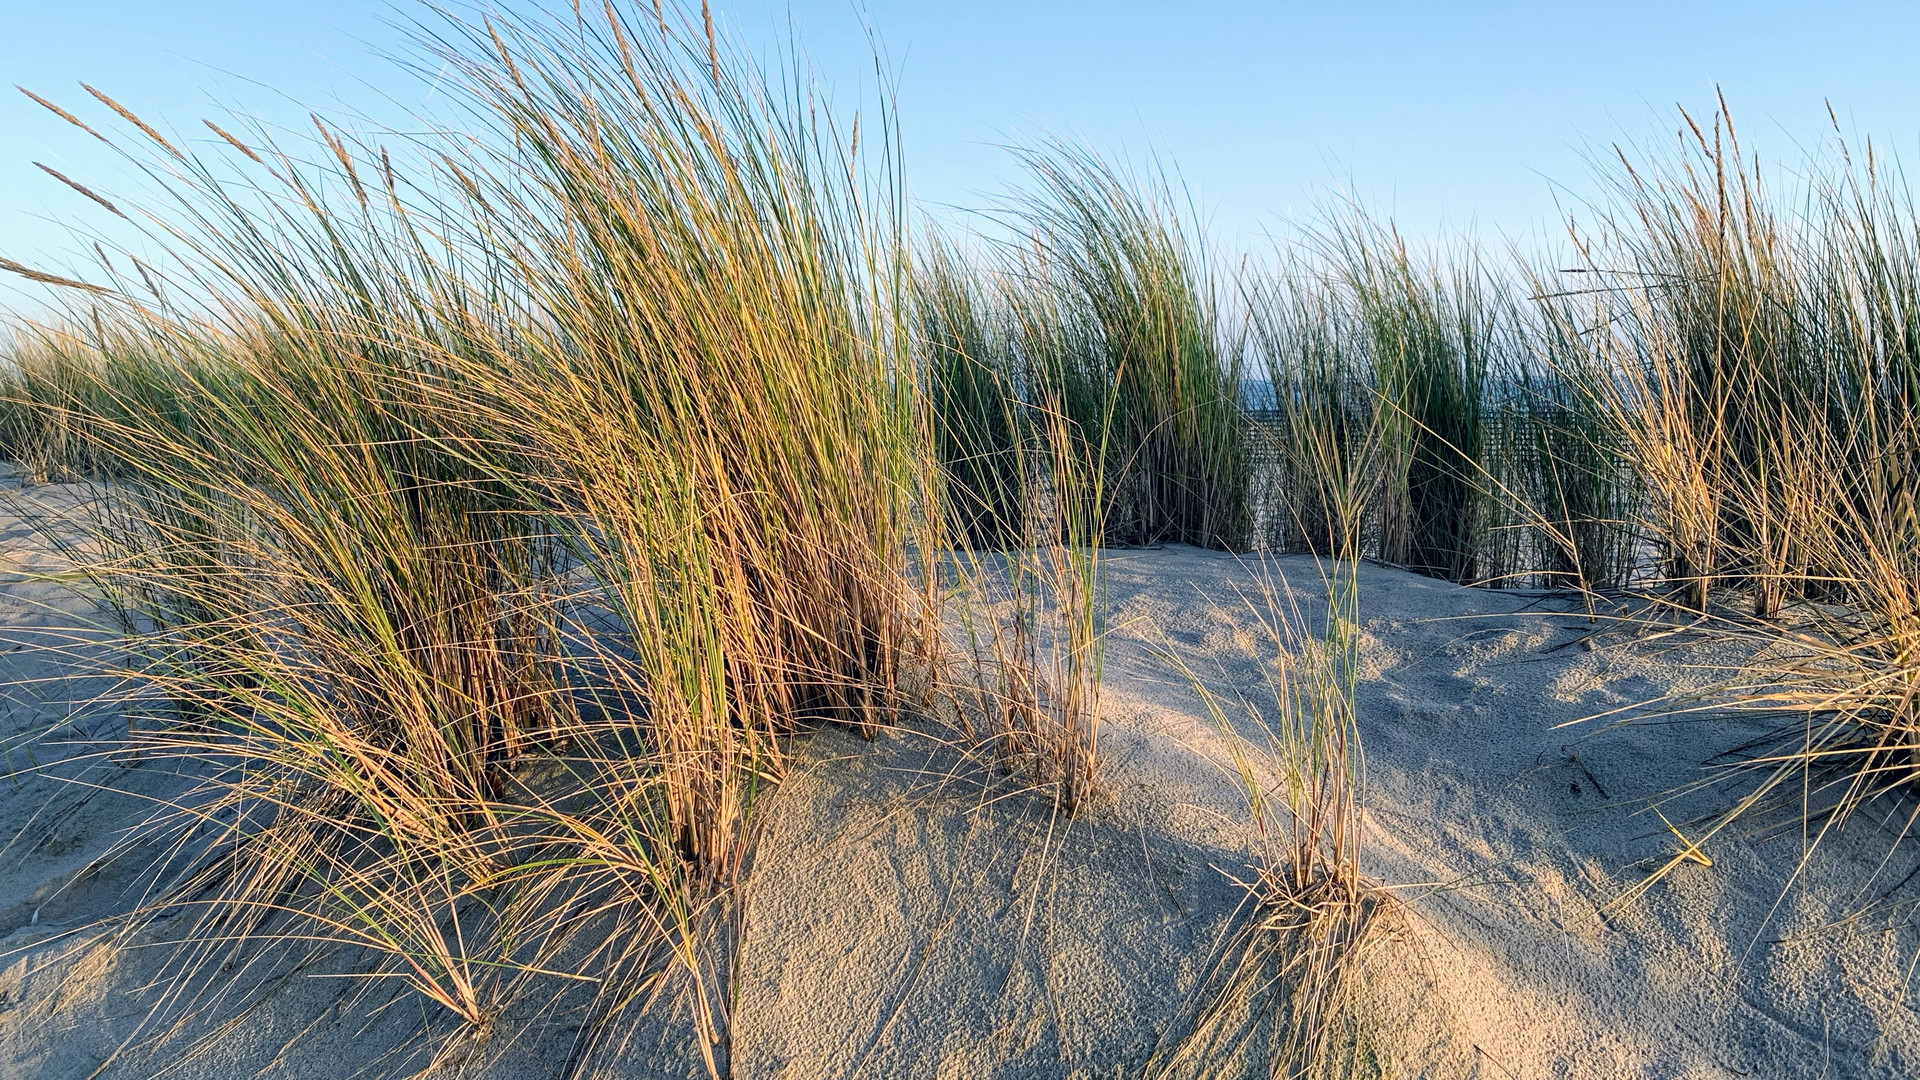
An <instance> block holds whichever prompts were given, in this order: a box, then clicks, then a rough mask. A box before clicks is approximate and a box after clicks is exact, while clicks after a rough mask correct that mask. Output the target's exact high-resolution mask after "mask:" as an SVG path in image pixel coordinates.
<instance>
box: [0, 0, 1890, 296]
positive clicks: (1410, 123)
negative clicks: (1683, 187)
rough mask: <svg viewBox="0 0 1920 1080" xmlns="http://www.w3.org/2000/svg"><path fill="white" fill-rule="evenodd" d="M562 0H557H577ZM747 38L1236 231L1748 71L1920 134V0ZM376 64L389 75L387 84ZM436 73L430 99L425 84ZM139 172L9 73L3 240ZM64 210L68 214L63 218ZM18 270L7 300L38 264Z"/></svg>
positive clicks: (1502, 167)
mask: <svg viewBox="0 0 1920 1080" xmlns="http://www.w3.org/2000/svg"><path fill="white" fill-rule="evenodd" d="M555 2H558V0H555ZM4 6H5V7H6V8H8V9H10V10H8V11H7V12H6V13H5V17H4V19H0V27H4V32H0V84H14V83H18V84H22V85H25V86H26V87H28V88H29V89H32V90H35V91H37V92H39V93H41V94H44V95H46V96H49V97H52V98H54V99H56V100H58V101H60V102H61V103H63V104H67V105H69V106H73V105H76V104H81V105H84V106H86V107H87V108H85V109H76V110H75V111H77V112H82V113H83V115H98V114H99V112H100V110H99V107H98V106H95V105H94V104H93V102H92V101H91V100H90V99H88V98H87V97H86V96H85V93H84V92H83V91H82V90H80V88H79V86H78V85H77V84H78V83H79V82H80V81H86V82H89V83H92V84H93V85H95V86H97V87H99V88H100V89H102V90H104V91H106V92H107V93H109V94H111V95H113V96H114V97H116V98H118V99H120V100H121V101H122V102H123V103H125V104H126V105H128V106H129V107H131V108H133V109H134V110H135V111H137V112H139V113H141V114H142V115H144V116H146V117H148V118H149V119H153V120H156V121H158V122H160V123H161V125H162V127H163V130H176V131H191V130H193V129H197V128H198V127H199V125H198V120H199V118H200V117H202V116H207V115H215V116H218V115H219V113H220V112H221V111H222V110H224V109H227V108H232V107H239V108H241V109H243V110H245V111H247V112H250V113H253V114H257V115H260V116H263V117H265V118H267V119H268V120H270V121H274V122H282V123H288V124H293V123H298V122H299V121H300V119H301V118H302V117H303V116H304V113H305V109H306V108H307V107H309V106H311V107H318V108H319V109H320V110H321V111H322V112H333V111H336V110H338V109H340V108H342V107H345V108H350V109H360V110H364V111H366V112H368V113H370V114H372V115H374V116H375V117H379V118H385V119H394V118H397V117H398V116H399V114H400V109H399V107H398V106H405V107H408V108H414V107H418V106H419V105H420V104H421V102H422V100H423V99H424V98H425V97H426V95H427V92H428V88H427V86H425V85H424V84H422V83H421V82H419V81H417V80H416V79H414V78H412V77H407V76H403V75H401V74H399V73H398V72H396V71H395V70H394V69H393V68H392V67H391V66H390V65H389V64H388V63H387V61H386V60H384V59H383V58H382V57H381V55H380V53H381V52H382V51H383V50H388V51H390V50H396V49H400V48H403V47H404V35H403V34H402V33H401V32H400V31H399V30H397V29H395V28H394V27H393V26H392V25H391V23H392V22H393V21H395V20H404V19H406V18H407V17H409V16H410V14H411V13H413V11H414V10H415V9H414V8H412V7H410V6H409V5H408V4H407V3H404V2H403V3H398V4H390V3H385V2H375V0H303V2H282V0H253V2H239V0H196V2H190V3H189V2H178V0H172V2H170V0H147V2H141V3H135V2H125V0H66V2H60V3H42V2H29V0H5V4H4ZM716 14H717V17H718V18H719V20H720V22H721V23H722V25H724V26H727V27H729V28H730V29H731V31H732V32H733V33H734V34H735V35H736V36H737V37H738V38H739V39H740V40H742V41H744V42H745V43H747V44H748V45H749V47H752V48H755V49H758V50H762V51H771V50H774V49H777V48H778V47H780V45H781V44H783V43H784V42H785V41H786V40H787V35H788V32H789V27H791V28H792V32H793V33H794V34H795V35H796V36H797V39H798V41H799V42H800V44H801V46H802V47H803V49H804V50H805V52H806V53H807V55H808V57H809V59H810V60H811V62H812V64H813V66H814V67H815V69H816V72H817V75H818V77H819V79H820V80H821V81H822V82H823V83H825V84H827V85H828V86H830V87H831V88H832V89H833V90H834V92H835V94H836V96H837V97H839V98H840V99H842V100H844V101H847V102H853V101H855V100H859V99H862V98H863V97H864V98H866V99H867V100H869V102H870V101H871V95H872V93H873V90H874V87H875V84H876V80H875V76H874V63H873V60H874V53H873V49H874V47H875V46H876V45H877V46H878V48H879V49H880V51H881V54H882V57H881V62H882V64H883V65H884V67H885V69H886V70H887V71H888V72H889V73H890V75H891V77H892V78H893V79H894V80H896V82H897V87H898V91H899V102H900V119H901V124H902V127H903V129H904V132H905V137H906V142H907V158H908V170H909V177H910V181H911V184H912V186H913V188H914V190H915V192H916V194H917V195H919V196H920V197H921V198H922V199H924V200H927V201H929V202H932V203H939V204H951V205H959V206H978V205H982V204H983V203H985V202H988V201H990V199H991V197H992V195H993V194H994V193H995V192H997V191H999V190H1002V189H1003V188H1004V186H1005V184H1006V183H1007V182H1008V181H1009V180H1010V179H1013V178H1014V177H1015V175H1016V171H1015V169H1014V168H1013V166H1012V164H1011V162H1010V161H1009V160H1008V158H1007V155H1006V154H1005V152H1004V151H1003V150H1001V149H999V147H998V145H997V144H1000V143H1003V142H1006V141H1023V140H1032V139H1034V138H1036V137H1038V136H1041V135H1044V134H1047V133H1055V134H1060V135H1064V136H1068V137H1071V138H1075V139H1079V140H1083V141H1087V142H1090V143H1092V144H1093V145H1095V146H1097V147H1099V148H1101V149H1102V150H1104V151H1106V152H1109V153H1115V154H1124V155H1129V156H1131V157H1133V158H1135V159H1142V158H1144V157H1146V156H1147V155H1149V154H1153V155H1157V156H1158V157H1159V158H1160V159H1161V160H1163V161H1165V162H1167V163H1169V164H1170V165H1172V166H1174V167H1176V168H1177V170H1178V173H1179V175H1180V176H1181V177H1182V178H1183V179H1184V181H1185V182H1186V183H1187V185H1188V186H1189V188H1190V189H1191V191H1192V192H1193V194H1194V196H1195V198H1196V200H1197V202H1198V204H1199V206H1200V207H1201V208H1202V210H1203V212H1204V213H1205V214H1206V215H1207V217H1208V218H1209V221H1210V224H1211V227H1212V229H1213V231H1214V233H1215V236H1216V238H1217V239H1218V240H1219V241H1220V243H1221V244H1222V245H1223V246H1225V247H1228V248H1230V249H1231V248H1236V247H1246V246H1258V238H1259V235H1260V234H1261V233H1262V232H1263V231H1266V230H1269V229H1277V228H1279V227H1281V225H1282V223H1283V222H1284V221H1285V219H1286V218H1287V217H1288V215H1290V214H1291V215H1305V214H1307V213H1308V212H1310V210H1311V208H1312V207H1313V205H1314V204H1315V203H1316V202H1320V201H1325V200H1326V199H1327V198H1329V197H1330V196H1331V195H1333V194H1334V193H1336V192H1338V191H1341V190H1344V189H1348V188H1351V189H1352V190H1353V191H1355V192H1356V193H1357V194H1358V195H1359V196H1360V197H1361V198H1362V199H1363V200H1364V201H1365V202H1366V203H1367V204H1368V205H1369V206H1371V207H1372V208H1373V209H1375V210H1377V211H1381V212H1386V213H1391V214H1392V215H1393V216H1394V217H1396V219H1398V220H1399V222H1400V223H1401V224H1402V226H1403V227H1404V228H1405V229H1406V230H1407V231H1408V232H1409V233H1412V234H1414V235H1416V236H1430V235H1436V234H1441V233H1446V232H1452V231H1458V230H1461V229H1472V230H1473V231H1475V232H1477V233H1478V234H1480V235H1481V236H1482V237H1488V238H1499V237H1511V238H1515V239H1524V238H1526V237H1528V236H1530V235H1535V234H1538V233H1539V232H1541V231H1543V230H1549V231H1550V230H1551V229H1552V228H1553V225H1552V222H1553V220H1554V218H1555V215H1556V200H1558V201H1559V202H1560V203H1561V204H1565V205H1573V204H1577V202H1578V201H1579V200H1580V199H1582V198H1584V197H1586V196H1588V195H1590V194H1591V192H1592V191H1593V184H1592V182H1591V180H1590V168H1589V166H1588V163H1587V162H1588V158H1589V157H1590V156H1591V155H1592V154H1593V153H1595V152H1604V151H1605V148H1606V147H1607V146H1608V145H1609V144H1611V143H1613V142H1615V141H1619V140H1623V139H1624V140H1629V141H1637V142H1653V141H1658V140H1661V139H1662V138H1663V136H1664V135H1665V134H1666V133H1670V132H1671V130H1672V128H1673V126H1674V124H1675V123H1676V122H1677V117H1676V114H1675V113H1674V111H1673V110H1674V106H1675V105H1676V104H1684V105H1685V106H1687V107H1688V108H1690V109H1693V110H1695V111H1696V112H1697V113H1699V114H1705V113H1708V112H1710V111H1711V109H1712V107H1713V100H1714V99H1713V94H1714V88H1715V87H1716V85H1717V86H1719V87H1721V88H1722V89H1724V90H1725V92H1726V94H1727V96H1728V98H1729V100H1730V101H1731V103H1732V105H1733V108H1734V113H1735V117H1736V120H1737V121H1738V122H1739V124H1740V125H1741V129H1742V134H1743V135H1744V136H1745V137H1746V140H1747V142H1748V144H1749V145H1750V147H1752V148H1754V149H1757V150H1759V151H1760V152H1761V153H1762V154H1763V156H1765V157H1766V158H1768V159H1770V160H1774V161H1779V162H1785V163H1792V162H1793V161H1794V160H1795V159H1796V158H1797V157H1798V156H1799V155H1800V153H1801V150H1802V149H1803V148H1811V147H1815V146H1818V145H1820V144H1821V143H1822V142H1823V141H1824V140H1826V138H1827V136H1828V131H1829V127H1828V121H1827V113H1826V104H1825V103H1826V102H1827V101H1829V100H1830V101H1831V102H1832V103H1833V106H1834V108H1835V109H1836V110H1837V111H1838V113H1839V116H1840V119H1841V123H1842V127H1843V129H1845V130H1846V131H1847V133H1848V134H1849V136H1852V137H1856V138H1858V137H1865V136H1869V135H1870V136H1872V137H1873V138H1874V140H1875V142H1876V143H1877V144H1878V145H1879V146H1880V147H1881V148H1882V151H1883V152H1888V151H1891V152H1893V153H1895V154H1897V155H1898V156H1900V157H1901V158H1903V159H1905V160H1907V161H1909V162H1912V161H1914V160H1915V159H1916V152H1917V151H1920V64H1916V63H1915V62H1914V57H1915V55H1916V53H1920V4H1915V3H1913V2H1912V0H1906V2H1904V3H1885V4H1880V3H1851V4H1848V3H1840V4H1820V5H1813V4H1804V3H1802V4H1787V3H1768V2H1761V0H1754V2H1747V3H1717V2H1675V0H1668V2H1666V3H1640V2H1637V0H1623V2H1609V3H1598V4H1596V3H1581V4H1573V3H1566V2H1558V3H1539V2H1518V0H1516V2H1505V3H1493V2H1488V3H1453V4H1436V3H1425V4H1422V3H1329V2H1326V0H1319V2H1315V3H1293V2H1276V3H1250V2H1225V0H1222V2H1204V0H1188V2H1186V3H1181V4H1170V3H1152V4H1149V3H1134V2H1107V3H1081V2H1066V0H973V2H957V0H948V2H921V0H869V2H868V3H866V4H865V5H857V4H854V3H851V2H848V0H791V2H786V0H782V2H773V0H720V2H718V3H716ZM383 94H384V95H389V96H391V98H392V99H393V102H392V103H390V102H388V101H386V100H383ZM430 104H431V103H429V106H430ZM34 161H43V162H46V163H48V164H50V165H53V166H54V167H55V168H59V169H61V170H62V171H64V172H68V173H70V174H72V175H74V176H76V177H77V178H81V179H83V180H84V181H86V182H89V183H96V184H98V185H100V186H101V187H102V188H104V189H110V190H111V189H125V188H126V187H127V183H128V181H127V177H126V176H125V175H124V173H123V171H122V169H121V167H120V166H118V165H117V164H116V163H115V162H114V160H113V159H112V158H111V156H110V155H107V154H104V153H102V152H101V151H100V148H99V147H98V145H97V144H94V143H93V142H92V140H91V139H89V138H87V137H86V136H85V135H84V134H82V133H81V132H79V131H77V130H75V129H73V128H71V127H68V126H67V125H65V124H64V123H62V122H61V121H59V120H58V119H56V118H54V117H52V116H50V115H48V114H46V113H45V112H43V111H42V110H40V109H39V107H38V106H35V105H34V104H33V103H32V102H30V101H28V100H27V99H25V98H24V97H21V96H19V95H16V94H13V93H11V91H9V92H8V93H6V94H5V95H3V96H0V256H6V257H9V258H13V259H16V260H18V261H22V262H32V263H39V264H47V263H58V262H60V261H61V260H62V258H63V253H65V252H70V251H72V250H74V248H75V244H74V242H73V241H72V240H71V239H70V236H69V233H68V231H67V230H68V227H69V226H71V225H73V224H76V223H77V224H83V225H84V224H89V223H92V224H98V223H100V222H101V221H102V219H103V217H104V215H103V214H102V213H101V212H100V211H97V210H96V209H94V208H93V207H92V206H91V204H89V203H87V202H86V201H85V200H84V199H82V198H80V197H79V196H77V195H74V194H72V193H71V192H69V191H67V190H66V189H65V188H63V187H62V186H60V185H59V184H58V183H57V182H55V181H54V180H52V179H51V178H50V177H47V176H45V175H44V174H42V173H40V172H39V171H38V170H36V169H34V168H33V166H32V162H34ZM48 219H51V220H48ZM10 288H11V287H8V286H0V305H4V304H8V303H18V302H19V300H20V299H21V297H22V296H23V295H25V294H21V293H19V292H17V291H10Z"/></svg>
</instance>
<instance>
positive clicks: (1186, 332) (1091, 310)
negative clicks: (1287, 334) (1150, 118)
mask: <svg viewBox="0 0 1920 1080" xmlns="http://www.w3.org/2000/svg"><path fill="white" fill-rule="evenodd" d="M1025 161H1026V164H1027V166H1028V168H1029V169H1030V170H1031V171H1032V173H1033V175H1034V177H1035V181H1036V187H1035V189H1034V191H1033V192H1032V193H1031V194H1029V195H1028V196H1027V198H1026V200H1025V202H1024V203H1023V204H1021V207H1020V214H1019V217H1020V220H1021V221H1022V223H1023V224H1024V226H1025V228H1026V229H1027V231H1028V242H1029V243H1030V245H1031V246H1030V254H1029V255H1027V256H1026V257H1025V258H1024V259H1023V262H1022V265H1021V266H1020V273H1021V278H1022V279H1023V280H1021V283H1020V285H1019V287H1020V288H1022V289H1027V290H1035V291H1040V292H1044V293H1045V299H1044V301H1043V302H1041V303H1040V304H1037V305H1034V306H1033V307H1032V308H1031V309H1030V311H1029V320H1028V334H1027V343H1028V345H1027V350H1028V351H1027V356H1028V364H1029V370H1030V372H1031V378H1032V379H1033V380H1034V391H1033V392H1034V394H1035V395H1036V396H1037V397H1038V398H1040V399H1042V400H1044V401H1046V402H1048V403H1050V407H1052V408H1054V409H1055V410H1056V411H1058V412H1059V413H1060V415H1061V416H1062V417H1063V418H1065V419H1066V420H1067V421H1068V422H1069V423H1070V424H1071V426H1072V428H1073V429H1074V430H1075V431H1077V432H1078V433H1079V437H1080V438H1081V439H1082V441H1083V445H1084V447H1085V449H1084V450H1083V453H1087V454H1091V453H1093V452H1096V451H1097V452H1100V453H1101V454H1102V455H1103V460H1101V461H1099V462H1097V463H1096V464H1095V466H1094V467H1096V468H1098V469H1099V470H1100V471H1101V472H1102V473H1103V474H1104V475H1105V476H1107V477H1108V478H1109V487H1110V492H1111V494H1110V503H1109V504H1108V505H1107V506H1106V507H1105V508H1104V509H1105V513H1104V515H1103V521H1102V529H1101V536H1102V539H1103V542H1104V543H1108V544H1115V545H1142V544H1162V543H1183V544H1194V545H1196V546H1199V547H1206V548H1215V549H1222V550H1229V551H1231V550H1240V549H1243V548H1245V547H1246V545H1247V543H1248V541H1249V536H1250V530H1251V516H1250V509H1249V507H1248V503H1247V499H1248V494H1247V480H1248V468H1249V465H1248V455H1247V447H1246V439H1245V432H1244V427H1243V425H1242V422H1241V415H1240V404H1241V403H1240V390H1241V387H1240V383H1241V379H1242V371H1241V366H1240V359H1239V356H1238V353H1237V351H1236V350H1233V349H1230V348H1228V347H1227V345H1226V343H1225V342H1224V341H1223V340H1222V336H1221V328H1220V323H1219V313H1218V301H1217V298H1216V297H1215V295H1214V291H1213V285H1212V282H1211V279H1210V275H1209V267H1208V261H1207V255H1206V252H1205V249H1204V248H1203V247H1201V246H1200V245H1199V243H1198V241H1197V239H1196V238H1195V237H1193V236H1191V235H1190V230H1189V229H1188V228H1187V227H1186V226H1185V224H1184V223H1183V222H1182V220H1181V218H1180V216H1179V215H1178V214H1177V213H1176V212H1175V210H1174V208H1173V196H1172V192H1171V191H1170V190H1169V189H1168V188H1167V186H1166V185H1165V184H1164V183H1162V184H1159V185H1156V186H1152V187H1149V188H1147V189H1145V190H1142V189H1141V187H1140V186H1139V185H1137V184H1134V183H1132V182H1130V181H1129V179H1128V178H1127V177H1126V176H1124V175H1123V174H1121V173H1120V172H1118V171H1117V170H1116V169H1115V168H1114V167H1112V166H1111V165H1109V164H1107V163H1105V162H1103V161H1101V160H1099V159H1098V158H1096V157H1094V156H1092V155H1091V154H1089V153H1087V152H1084V151H1077V150H1073V149H1070V148H1067V147H1064V146H1057V145H1056V146H1053V147H1050V148H1047V149H1045V150H1040V151H1033V152H1029V153H1027V154H1026V155H1025Z"/></svg>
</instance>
